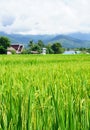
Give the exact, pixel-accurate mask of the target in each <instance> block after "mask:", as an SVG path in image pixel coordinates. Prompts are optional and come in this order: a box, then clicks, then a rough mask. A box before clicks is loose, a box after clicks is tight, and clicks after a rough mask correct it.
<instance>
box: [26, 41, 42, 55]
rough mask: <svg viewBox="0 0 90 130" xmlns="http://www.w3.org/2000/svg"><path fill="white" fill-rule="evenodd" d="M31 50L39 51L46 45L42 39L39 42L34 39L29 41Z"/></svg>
mask: <svg viewBox="0 0 90 130" xmlns="http://www.w3.org/2000/svg"><path fill="white" fill-rule="evenodd" d="M28 46H29V51H30V52H31V51H37V52H38V53H41V52H42V48H43V47H44V43H43V42H42V41H41V40H38V42H37V43H34V42H33V41H32V40H31V41H30V42H29V45H28Z"/></svg>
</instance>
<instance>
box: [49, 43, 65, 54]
mask: <svg viewBox="0 0 90 130" xmlns="http://www.w3.org/2000/svg"><path fill="white" fill-rule="evenodd" d="M51 48H52V50H53V51H54V54H61V53H63V51H64V49H63V48H62V45H61V44H60V43H58V42H56V43H54V44H53V45H52V46H51Z"/></svg>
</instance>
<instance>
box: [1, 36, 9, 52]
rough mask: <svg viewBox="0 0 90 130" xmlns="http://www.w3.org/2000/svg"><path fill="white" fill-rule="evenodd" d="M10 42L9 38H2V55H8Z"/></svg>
mask: <svg viewBox="0 0 90 130" xmlns="http://www.w3.org/2000/svg"><path fill="white" fill-rule="evenodd" d="M9 46H10V41H9V39H8V38H7V37H0V54H6V52H7V47H9Z"/></svg>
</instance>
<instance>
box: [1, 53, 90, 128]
mask: <svg viewBox="0 0 90 130" xmlns="http://www.w3.org/2000/svg"><path fill="white" fill-rule="evenodd" d="M89 129H90V55H7V56H5V55H3V56H2V55H0V130H89Z"/></svg>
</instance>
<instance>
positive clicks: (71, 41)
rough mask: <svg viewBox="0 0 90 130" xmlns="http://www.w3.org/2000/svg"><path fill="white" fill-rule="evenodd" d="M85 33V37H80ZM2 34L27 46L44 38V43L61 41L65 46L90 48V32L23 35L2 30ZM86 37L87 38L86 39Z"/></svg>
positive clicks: (13, 41)
mask: <svg viewBox="0 0 90 130" xmlns="http://www.w3.org/2000/svg"><path fill="white" fill-rule="evenodd" d="M81 35H85V37H84V36H83V37H80V36H81ZM0 36H6V37H8V38H9V39H10V40H11V43H21V44H24V46H25V47H27V45H28V43H29V41H30V40H33V41H34V42H37V41H38V40H42V41H43V42H44V44H48V43H54V42H60V43H61V44H62V46H63V47H65V48H81V47H84V48H90V40H88V39H89V34H88V35H87V34H80V33H79V34H78V33H77V34H74V33H72V34H68V35H58V34H57V35H21V34H6V33H4V32H0ZM85 39H86V40H85Z"/></svg>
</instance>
